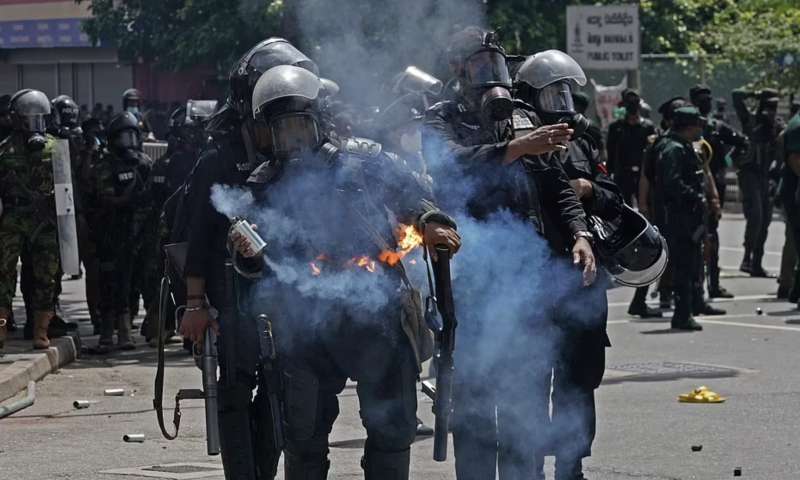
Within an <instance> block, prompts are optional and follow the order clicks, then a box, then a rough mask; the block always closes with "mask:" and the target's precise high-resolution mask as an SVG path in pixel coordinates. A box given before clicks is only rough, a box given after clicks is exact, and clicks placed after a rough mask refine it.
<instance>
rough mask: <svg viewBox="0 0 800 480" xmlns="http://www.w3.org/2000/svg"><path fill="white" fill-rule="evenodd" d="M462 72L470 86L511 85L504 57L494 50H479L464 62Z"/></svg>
mask: <svg viewBox="0 0 800 480" xmlns="http://www.w3.org/2000/svg"><path fill="white" fill-rule="evenodd" d="M464 73H465V75H466V78H467V81H468V82H469V83H470V85H472V86H481V85H484V86H489V85H505V86H507V87H511V76H510V75H509V73H508V65H506V57H505V55H503V54H502V53H500V52H498V51H496V50H481V51H480V52H478V53H475V54H473V55H471V56H470V57H469V58H467V60H466V61H465V62H464Z"/></svg>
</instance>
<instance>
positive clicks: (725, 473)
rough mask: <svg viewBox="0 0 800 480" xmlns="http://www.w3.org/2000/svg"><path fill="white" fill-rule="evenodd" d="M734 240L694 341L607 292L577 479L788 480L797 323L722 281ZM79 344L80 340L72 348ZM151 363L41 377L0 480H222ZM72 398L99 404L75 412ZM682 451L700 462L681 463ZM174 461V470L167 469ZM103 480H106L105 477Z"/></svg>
mask: <svg viewBox="0 0 800 480" xmlns="http://www.w3.org/2000/svg"><path fill="white" fill-rule="evenodd" d="M743 228H744V223H743V221H742V220H741V219H737V218H734V219H728V220H725V221H724V222H723V225H722V233H721V238H722V245H723V249H722V263H723V265H725V266H726V267H729V268H727V269H726V270H725V279H724V285H725V286H726V287H727V288H728V289H730V290H731V291H732V292H734V293H735V294H737V299H735V300H734V301H728V302H719V306H721V307H722V308H725V309H727V310H728V314H727V315H726V316H722V317H714V318H705V319H702V320H701V323H703V325H704V327H705V331H703V332H701V333H673V332H671V331H669V324H668V319H664V321H638V320H636V319H633V318H631V317H629V316H627V314H626V309H627V302H628V301H629V300H630V297H631V295H632V291H631V290H629V289H615V290H612V291H610V292H609V298H610V302H611V310H610V317H609V319H610V326H609V334H610V337H611V340H612V343H613V344H614V346H613V348H611V349H609V351H608V367H609V369H608V374H607V380H606V382H605V383H604V385H603V386H602V387H601V388H600V389H599V390H598V393H597V403H598V416H599V424H598V436H597V440H596V442H595V449H594V456H593V457H592V458H591V459H589V460H588V461H587V462H586V464H585V465H586V469H585V470H586V475H587V477H588V478H590V479H609V480H617V479H620V480H622V479H659V480H666V479H714V480H716V479H725V478H733V477H734V469H735V468H741V469H742V475H741V478H747V479H771V480H775V479H790V478H796V477H797V475H796V474H797V473H798V472H800V455H798V452H799V451H800V448H799V447H800V436H798V433H797V432H798V425H800V368H798V367H799V366H800V351H799V350H798V348H797V346H798V339H800V311H797V310H795V306H794V305H791V304H789V303H786V302H779V301H775V300H774V295H773V294H774V292H775V290H776V283H775V280H768V279H751V278H749V277H745V276H743V275H741V274H739V273H738V272H737V271H735V267H736V266H737V265H738V263H739V261H740V259H741V249H740V244H741V238H742V231H743ZM783 231H784V229H783V224H781V223H779V222H776V223H774V224H773V226H772V227H771V230H770V238H769V243H768V248H767V250H768V251H769V252H770V253H768V254H767V256H766V260H765V264H766V266H767V268H769V269H771V270H773V271H777V268H778V265H779V262H780V255H779V252H780V249H781V247H782V245H783ZM64 285H65V298H64V305H65V307H66V308H67V309H68V310H69V311H71V312H72V313H73V315H75V316H78V317H80V316H81V315H84V314H85V311H83V310H82V308H83V307H82V303H81V301H82V285H81V282H65V284H64ZM757 308H761V309H763V314H762V315H758V314H757V313H756V309H757ZM92 342H93V339H92V338H91V337H90V338H88V339H86V341H85V343H87V344H91V343H92ZM168 362H169V365H170V367H169V370H168V373H167V384H168V387H167V390H168V391H167V395H166V397H167V400H166V403H167V405H172V399H171V397H172V396H173V395H174V392H175V390H176V389H177V388H179V387H198V386H199V384H200V372H199V370H197V369H196V368H195V367H194V366H193V364H192V361H191V359H189V358H188V357H186V356H184V355H183V354H182V353H181V352H179V351H178V349H177V348H172V349H171V351H170V352H169V354H168ZM154 364H155V354H154V351H153V350H152V349H148V348H144V347H140V348H139V349H138V350H136V351H134V352H130V353H119V354H116V355H114V356H112V357H109V358H104V359H100V358H93V357H90V356H84V357H83V358H81V359H80V360H78V361H77V362H75V363H74V364H72V365H70V366H68V367H67V368H64V369H63V370H61V371H60V372H59V373H58V374H53V375H50V376H48V377H46V378H45V379H44V380H43V381H42V382H40V384H39V385H38V391H37V400H36V404H35V405H34V406H32V407H31V408H29V409H27V410H25V411H23V412H20V413H18V414H16V415H14V416H13V417H11V418H7V419H5V420H0V479H1V480H6V479H8V480H11V479H14V480H18V479H23V480H27V479H37V480H38V479H42V480H45V479H47V480H50V479H80V480H114V479H117V480H125V479H131V480H134V479H144V478H153V477H155V478H186V479H189V478H211V479H221V478H223V477H222V475H221V471H220V470H218V468H219V460H218V458H213V457H208V456H206V455H205V445H204V426H203V425H204V424H203V410H202V403H201V402H198V401H187V402H185V406H184V408H183V410H184V415H183V424H182V428H181V435H180V437H179V439H178V440H175V441H167V440H165V439H163V438H162V437H161V436H160V434H159V431H158V428H157V425H156V421H155V414H154V413H153V411H152V403H151V395H152V387H153V373H154ZM699 385H707V386H709V387H710V388H711V389H713V390H715V391H717V392H718V393H720V394H722V395H724V396H726V397H728V400H727V402H725V403H723V404H719V405H687V404H680V403H678V402H677V399H676V397H677V396H678V394H680V393H684V392H688V391H689V390H691V389H692V388H694V387H697V386H699ZM112 387H120V388H125V389H126V392H127V393H126V396H124V397H106V396H103V390H104V389H105V388H112ZM76 399H87V400H96V401H97V402H98V403H95V404H92V405H91V407H90V408H88V409H84V410H74V409H73V408H72V402H73V401H74V400H76ZM340 401H341V410H342V414H341V416H340V419H339V421H338V422H337V424H336V427H335V429H334V432H333V436H332V450H331V451H332V455H331V457H332V462H333V467H332V471H331V474H330V475H329V478H339V479H345V478H361V470H360V468H359V466H358V465H359V458H360V456H361V448H362V447H363V441H364V432H363V429H362V428H361V425H360V422H359V420H358V416H357V411H358V407H357V401H356V398H355V390H354V388H352V386H348V388H347V389H346V390H345V391H344V392H343V393H342V395H341V398H340ZM419 410H420V415H421V416H422V417H423V418H424V419H426V420H427V421H428V422H430V421H431V418H432V417H431V415H430V402H429V401H428V400H426V399H424V397H422V396H421V395H420V409H419ZM167 417H168V421H169V419H171V413H170V412H168V413H167ZM128 433H144V434H145V436H146V440H145V442H144V443H124V442H123V441H122V437H123V435H124V434H128ZM693 445H702V450H701V451H699V452H693V451H692V449H691V447H692V446H693ZM431 452H432V440H431V439H420V440H419V441H418V442H417V443H416V444H415V445H414V447H413V470H412V478H415V479H452V478H455V476H454V474H453V466H452V462H451V461H450V462H448V463H445V464H437V463H434V462H433V461H432V460H431ZM178 463H183V464H187V465H182V466H170V465H171V464H178ZM550 468H551V467H550V465H549V464H548V472H551V470H550ZM126 469H127V470H126ZM112 470H114V471H117V472H118V473H108V472H109V471H112ZM169 471H174V472H183V473H177V474H170V473H168V472H169ZM137 472H138V473H137ZM123 473H126V474H127V475H128V476H122V474H123ZM170 475H172V476H170ZM549 475H552V473H549ZM281 478H282V477H281Z"/></svg>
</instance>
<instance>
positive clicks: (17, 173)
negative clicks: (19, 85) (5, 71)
mask: <svg viewBox="0 0 800 480" xmlns="http://www.w3.org/2000/svg"><path fill="white" fill-rule="evenodd" d="M10 114H11V118H12V125H13V130H12V133H11V135H10V136H8V137H7V138H6V139H5V140H3V141H2V142H0V194H1V195H2V205H3V211H2V214H1V215H2V216H0V245H2V246H3V248H2V250H0V343H2V341H3V340H4V338H5V324H6V323H7V321H8V318H9V316H10V313H11V301H12V298H13V296H14V290H15V283H16V282H15V281H16V277H17V271H16V268H17V260H18V259H19V258H20V256H22V253H23V251H27V252H28V254H29V255H28V256H27V258H26V260H28V261H30V262H31V263H32V265H31V266H32V267H33V268H32V269H31V272H32V279H31V280H32V285H31V286H32V291H31V295H30V302H28V303H26V305H25V308H26V309H28V310H31V311H32V312H33V322H34V329H33V346H34V348H38V349H43V348H48V347H49V346H50V340H49V339H48V337H47V327H48V325H49V324H50V320H51V319H52V318H53V315H54V313H55V312H54V309H53V295H54V291H55V278H56V273H57V271H58V268H59V248H58V232H57V227H56V210H55V197H54V193H53V190H54V186H53V166H52V155H53V149H54V146H55V138H53V137H52V136H50V135H47V134H46V133H45V128H46V125H45V116H46V115H49V114H50V101H49V100H48V99H47V96H46V95H45V94H44V93H42V92H39V91H37V90H21V91H19V92H17V93H16V94H15V95H14V96H13V97H12V98H11V102H10Z"/></svg>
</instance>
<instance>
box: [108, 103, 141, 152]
mask: <svg viewBox="0 0 800 480" xmlns="http://www.w3.org/2000/svg"><path fill="white" fill-rule="evenodd" d="M107 135H108V143H109V145H111V147H112V148H114V149H115V150H118V151H122V150H141V148H142V133H141V131H140V130H139V120H137V119H136V116H134V115H133V114H132V113H130V112H121V113H118V114H116V115H114V118H112V119H111V121H110V122H108V129H107Z"/></svg>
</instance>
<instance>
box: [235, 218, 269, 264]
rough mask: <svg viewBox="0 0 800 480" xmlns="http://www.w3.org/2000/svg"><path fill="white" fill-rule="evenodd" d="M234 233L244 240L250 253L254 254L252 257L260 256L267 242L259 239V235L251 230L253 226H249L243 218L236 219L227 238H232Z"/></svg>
mask: <svg viewBox="0 0 800 480" xmlns="http://www.w3.org/2000/svg"><path fill="white" fill-rule="evenodd" d="M234 232H235V233H238V234H239V236H240V237H242V238H243V239H244V241H245V243H246V245H247V248H248V249H249V250H250V251H252V252H255V254H254V256H255V255H259V254H261V253H262V252H263V251H264V249H265V248H266V247H267V242H265V241H264V239H263V238H261V235H259V234H258V233H257V232H256V231H255V230H254V229H253V226H252V225H250V222H248V221H247V220H246V219H244V218H241V217H236V218H234V219H233V223H232V224H231V229H230V232H229V236H232V235H233V233H234Z"/></svg>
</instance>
